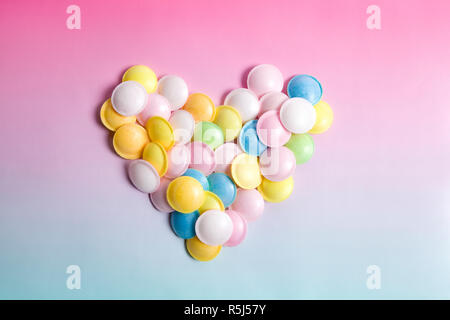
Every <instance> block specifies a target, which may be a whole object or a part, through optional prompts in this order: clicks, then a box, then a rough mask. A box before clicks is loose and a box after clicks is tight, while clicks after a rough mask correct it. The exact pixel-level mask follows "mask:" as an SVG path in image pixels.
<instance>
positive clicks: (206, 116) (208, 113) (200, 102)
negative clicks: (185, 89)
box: [183, 93, 215, 121]
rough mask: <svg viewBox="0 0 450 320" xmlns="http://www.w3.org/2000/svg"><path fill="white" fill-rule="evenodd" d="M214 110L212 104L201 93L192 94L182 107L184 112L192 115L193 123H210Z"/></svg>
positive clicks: (208, 98)
mask: <svg viewBox="0 0 450 320" xmlns="http://www.w3.org/2000/svg"><path fill="white" fill-rule="evenodd" d="M214 108H215V107H214V102H213V101H212V100H211V98H210V97H208V96H207V95H206V94H203V93H192V94H191V95H189V97H188V99H187V101H186V103H185V104H184V106H183V109H184V110H186V111H187V112H189V113H190V114H192V116H193V117H194V120H195V121H212V120H213V119H214V111H215V110H214Z"/></svg>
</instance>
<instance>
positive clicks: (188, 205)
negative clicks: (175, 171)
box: [167, 176, 205, 213]
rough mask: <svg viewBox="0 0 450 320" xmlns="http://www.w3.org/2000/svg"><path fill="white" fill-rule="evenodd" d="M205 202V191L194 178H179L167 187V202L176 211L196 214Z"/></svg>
mask: <svg viewBox="0 0 450 320" xmlns="http://www.w3.org/2000/svg"><path fill="white" fill-rule="evenodd" d="M204 200H205V191H204V190H203V187H202V185H201V184H200V182H198V181H197V180H195V179H194V178H192V177H186V176H182V177H178V178H176V179H175V180H172V182H170V184H169V186H168V187H167V202H168V203H169V205H170V206H171V207H172V208H173V209H174V210H175V211H178V212H181V213H190V212H194V211H195V210H198V208H200V206H201V205H202V203H203V201H204Z"/></svg>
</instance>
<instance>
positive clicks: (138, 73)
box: [122, 65, 158, 93]
mask: <svg viewBox="0 0 450 320" xmlns="http://www.w3.org/2000/svg"><path fill="white" fill-rule="evenodd" d="M128 80H133V81H136V82H139V83H140V84H142V85H143V86H144V88H145V90H146V91H147V92H148V93H151V92H155V90H156V86H157V85H158V78H157V77H156V74H155V73H154V72H153V70H152V69H150V68H149V67H147V66H143V65H136V66H132V67H131V68H129V69H128V70H127V71H125V73H124V74H123V77H122V81H123V82H125V81H128Z"/></svg>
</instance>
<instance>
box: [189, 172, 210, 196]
mask: <svg viewBox="0 0 450 320" xmlns="http://www.w3.org/2000/svg"><path fill="white" fill-rule="evenodd" d="M183 176H185V177H192V178H194V179H195V180H197V181H198V182H200V184H201V185H202V187H203V190H205V191H208V190H209V182H208V178H206V176H205V175H204V174H203V173H202V172H201V171H198V170H196V169H192V168H189V169H187V170H186V172H185V173H183Z"/></svg>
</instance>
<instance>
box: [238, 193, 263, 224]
mask: <svg viewBox="0 0 450 320" xmlns="http://www.w3.org/2000/svg"><path fill="white" fill-rule="evenodd" d="M231 209H233V210H234V211H236V212H238V213H239V214H240V215H241V216H242V217H243V218H244V219H245V220H247V221H249V222H250V221H255V220H256V219H258V218H259V217H260V216H261V215H262V214H263V212H264V199H263V197H262V195H261V193H259V192H258V190H256V189H250V190H245V189H238V191H237V194H236V199H235V200H234V202H233V204H232V205H231Z"/></svg>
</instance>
